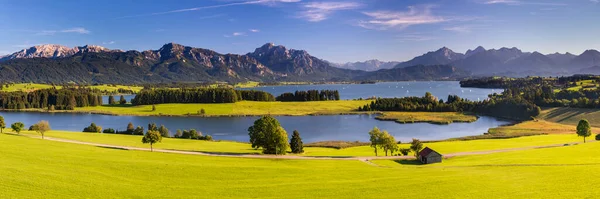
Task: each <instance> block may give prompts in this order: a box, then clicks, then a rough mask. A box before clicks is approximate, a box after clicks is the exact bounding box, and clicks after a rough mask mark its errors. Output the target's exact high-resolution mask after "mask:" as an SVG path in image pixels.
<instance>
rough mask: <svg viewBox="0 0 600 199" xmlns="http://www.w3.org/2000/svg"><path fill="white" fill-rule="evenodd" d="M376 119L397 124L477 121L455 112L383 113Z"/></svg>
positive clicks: (475, 117)
mask: <svg viewBox="0 0 600 199" xmlns="http://www.w3.org/2000/svg"><path fill="white" fill-rule="evenodd" d="M377 119H379V120H390V121H396V122H398V123H416V122H427V123H433V124H450V123H452V122H474V121H477V116H474V115H467V114H463V113H456V112H383V114H382V115H381V116H378V117H377Z"/></svg>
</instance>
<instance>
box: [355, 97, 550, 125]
mask: <svg viewBox="0 0 600 199" xmlns="http://www.w3.org/2000/svg"><path fill="white" fill-rule="evenodd" d="M358 110H359V111H410V112H472V113H477V114H482V115H488V116H494V117H500V118H506V119H514V120H529V119H531V117H535V116H537V115H539V114H540V112H541V109H540V108H539V107H538V106H536V105H535V104H533V103H531V102H529V101H527V100H525V99H523V98H522V97H520V96H516V97H507V96H505V95H490V98H489V99H486V100H483V101H470V100H466V99H462V98H460V97H459V96H456V95H449V96H448V99H447V101H446V102H444V101H443V100H438V99H437V98H436V97H434V96H433V95H431V93H429V92H427V93H426V94H425V96H423V97H403V98H378V99H376V100H375V101H373V102H371V103H370V104H367V105H365V106H363V107H358Z"/></svg>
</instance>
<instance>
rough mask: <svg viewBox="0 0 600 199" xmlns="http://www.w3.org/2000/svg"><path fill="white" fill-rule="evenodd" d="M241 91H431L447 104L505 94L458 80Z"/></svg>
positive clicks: (359, 94)
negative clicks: (454, 97)
mask: <svg viewBox="0 0 600 199" xmlns="http://www.w3.org/2000/svg"><path fill="white" fill-rule="evenodd" d="M241 90H261V91H266V92H269V93H271V94H273V95H274V96H278V95H281V94H282V93H286V92H290V93H293V92H295V91H296V90H338V91H339V92H340V98H341V99H358V98H369V97H373V96H376V97H383V98H389V97H408V96H424V95H425V92H430V93H431V94H433V95H434V96H436V97H438V98H440V99H443V100H444V101H446V99H447V98H448V95H458V96H460V97H462V98H466V99H469V100H477V101H479V100H484V99H486V98H487V97H488V95H489V94H492V93H495V92H498V93H500V92H502V89H483V88H461V87H460V84H459V82H458V81H428V82H423V81H419V82H380V83H375V84H317V85H283V86H261V87H255V88H243V89H241Z"/></svg>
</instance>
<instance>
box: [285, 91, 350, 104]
mask: <svg viewBox="0 0 600 199" xmlns="http://www.w3.org/2000/svg"><path fill="white" fill-rule="evenodd" d="M275 99H276V100H277V101H282V102H291V101H295V102H303V101H332V100H340V93H339V92H338V91H337V90H321V91H319V90H308V91H296V92H294V93H283V94H281V95H279V96H277V97H276V98H275Z"/></svg>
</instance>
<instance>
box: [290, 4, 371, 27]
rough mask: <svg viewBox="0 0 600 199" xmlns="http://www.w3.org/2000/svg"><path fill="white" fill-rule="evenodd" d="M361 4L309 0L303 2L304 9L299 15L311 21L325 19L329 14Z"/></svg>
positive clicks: (357, 6)
mask: <svg viewBox="0 0 600 199" xmlns="http://www.w3.org/2000/svg"><path fill="white" fill-rule="evenodd" d="M361 6H362V5H361V4H359V3H355V2H310V3H306V4H304V6H303V7H304V9H305V10H304V11H302V12H301V13H300V15H299V17H300V18H304V19H306V20H308V21H311V22H319V21H323V20H325V19H327V18H328V17H329V16H330V15H331V14H333V13H334V12H336V11H340V10H352V9H356V8H359V7H361Z"/></svg>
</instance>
